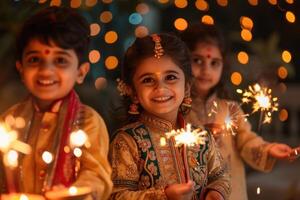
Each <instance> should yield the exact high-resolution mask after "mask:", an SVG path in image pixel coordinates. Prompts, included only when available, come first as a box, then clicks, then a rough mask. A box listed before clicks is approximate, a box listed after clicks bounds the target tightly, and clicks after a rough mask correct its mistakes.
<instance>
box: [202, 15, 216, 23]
mask: <svg viewBox="0 0 300 200" xmlns="http://www.w3.org/2000/svg"><path fill="white" fill-rule="evenodd" d="M201 22H202V23H204V24H209V25H213V24H214V23H215V22H214V19H213V18H212V16H210V15H204V16H203V17H202V18H201Z"/></svg>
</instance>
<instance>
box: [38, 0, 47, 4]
mask: <svg viewBox="0 0 300 200" xmlns="http://www.w3.org/2000/svg"><path fill="white" fill-rule="evenodd" d="M46 2H47V0H39V3H40V4H42V3H46Z"/></svg>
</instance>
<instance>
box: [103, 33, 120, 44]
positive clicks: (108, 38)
mask: <svg viewBox="0 0 300 200" xmlns="http://www.w3.org/2000/svg"><path fill="white" fill-rule="evenodd" d="M104 40H105V42H106V43H107V44H113V43H115V42H116V41H117V40H118V34H117V33H116V32H115V31H108V32H107V33H106V34H105V36H104Z"/></svg>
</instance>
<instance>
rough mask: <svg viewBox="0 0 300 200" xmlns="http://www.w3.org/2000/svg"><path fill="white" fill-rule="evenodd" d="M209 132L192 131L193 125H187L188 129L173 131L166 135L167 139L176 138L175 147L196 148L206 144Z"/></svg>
mask: <svg viewBox="0 0 300 200" xmlns="http://www.w3.org/2000/svg"><path fill="white" fill-rule="evenodd" d="M206 135H207V132H206V131H205V130H200V129H195V130H193V131H191V124H187V125H186V129H180V130H172V131H171V132H168V133H166V136H167V138H171V137H174V139H175V145H176V146H181V145H183V144H184V145H187V146H194V145H197V144H205V141H206V140H207V138H206Z"/></svg>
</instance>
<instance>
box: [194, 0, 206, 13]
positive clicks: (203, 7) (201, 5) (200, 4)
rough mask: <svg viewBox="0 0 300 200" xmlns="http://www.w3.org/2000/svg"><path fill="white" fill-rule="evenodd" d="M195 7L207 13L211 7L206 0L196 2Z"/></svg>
mask: <svg viewBox="0 0 300 200" xmlns="http://www.w3.org/2000/svg"><path fill="white" fill-rule="evenodd" d="M195 6H196V8H197V9H198V10H201V11H207V10H208V9H209V5H208V3H207V2H206V1H205V0H196V2H195Z"/></svg>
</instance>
